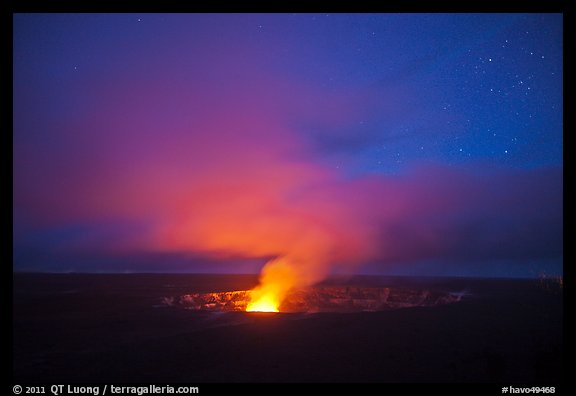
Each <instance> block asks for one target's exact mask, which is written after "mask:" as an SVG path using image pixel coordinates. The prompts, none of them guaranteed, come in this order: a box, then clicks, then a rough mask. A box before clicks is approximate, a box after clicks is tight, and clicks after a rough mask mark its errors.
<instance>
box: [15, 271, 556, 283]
mask: <svg viewBox="0 0 576 396" xmlns="http://www.w3.org/2000/svg"><path fill="white" fill-rule="evenodd" d="M12 274H13V275H18V274H22V275H207V276H230V275H238V276H248V275H249V276H257V275H259V273H256V272H245V273H244V272H243V273H240V272H234V273H221V272H150V271H148V272H137V271H134V272H120V271H109V272H105V271H100V272H91V271H26V270H18V271H14V270H13V271H12ZM348 276H350V277H357V276H366V277H387V278H442V279H490V280H498V279H507V280H510V279H519V280H530V279H531V280H539V279H558V278H563V277H564V275H545V274H544V275H543V276H542V275H538V276H501V275H500V276H486V275H484V276H474V275H429V274H428V275H426V274H422V275H393V274H390V275H386V274H351V275H346V274H333V275H330V276H328V277H326V279H325V280H330V279H335V278H340V277H348ZM318 283H322V281H320V282H318Z"/></svg>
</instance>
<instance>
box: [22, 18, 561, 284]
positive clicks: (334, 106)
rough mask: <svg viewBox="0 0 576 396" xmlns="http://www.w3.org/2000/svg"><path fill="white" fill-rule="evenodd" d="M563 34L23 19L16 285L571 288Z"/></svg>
mask: <svg viewBox="0 0 576 396" xmlns="http://www.w3.org/2000/svg"><path fill="white" fill-rule="evenodd" d="M562 31H563V24H562V15H560V14H489V13H488V14H230V15H226V14H220V15H210V14H65V15H64V14H62V15H59V14H16V15H14V52H13V56H14V58H13V62H14V63H13V73H14V85H13V99H14V113H13V114H14V115H13V117H14V118H13V123H14V129H13V188H14V192H13V216H14V217H13V231H14V242H13V268H14V270H15V271H58V272H61V271H64V272H68V271H78V272H83V271H88V272H111V271H112V272H116V271H118V272H141V271H142V272H222V273H228V272H231V273H232V272H234V273H243V272H258V271H259V270H260V268H261V267H262V265H263V264H264V263H265V262H266V260H267V259H270V258H274V257H277V256H284V255H290V256H293V257H297V258H298V259H297V260H300V261H301V262H299V264H298V265H300V266H302V267H305V268H308V267H310V268H313V271H314V272H316V275H315V277H314V279H316V278H318V277H323V276H325V275H327V274H330V273H334V272H338V273H339V272H353V273H380V274H390V275H395V274H401V275H454V276H497V277H500V276H505V277H515V276H519V277H527V276H528V277H532V276H539V275H541V274H548V275H559V274H561V273H562V260H563V242H562V223H563V219H562V217H563V216H562V203H563V202H562V188H563V183H562V164H563V159H562V152H563V146H562V128H563V126H562V116H563V114H562V112H563V108H562V84H563V82H562V73H563V70H562V53H563V52H562V51H563V49H562V46H563V44H562ZM318 274H320V275H318Z"/></svg>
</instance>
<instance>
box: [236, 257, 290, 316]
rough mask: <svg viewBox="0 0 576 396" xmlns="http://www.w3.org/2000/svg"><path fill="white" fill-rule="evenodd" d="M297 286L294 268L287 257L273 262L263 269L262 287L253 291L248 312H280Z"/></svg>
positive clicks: (261, 276)
mask: <svg viewBox="0 0 576 396" xmlns="http://www.w3.org/2000/svg"><path fill="white" fill-rule="evenodd" d="M295 284H296V278H295V273H294V268H293V267H292V265H291V263H290V262H289V259H288V258H287V257H281V258H278V259H275V260H271V261H269V262H268V263H266V265H265V266H264V268H263V269H262V273H261V275H260V285H259V286H257V287H256V288H254V289H253V290H252V293H251V299H250V302H249V303H248V306H247V307H246V311H248V312H256V311H258V312H279V311H280V309H279V308H280V304H282V301H283V300H284V298H285V297H286V294H287V293H288V292H289V291H290V289H292V287H294V286H295Z"/></svg>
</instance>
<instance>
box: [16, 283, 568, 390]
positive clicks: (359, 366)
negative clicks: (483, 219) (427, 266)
mask: <svg viewBox="0 0 576 396" xmlns="http://www.w3.org/2000/svg"><path fill="white" fill-rule="evenodd" d="M341 282H342V281H341ZM341 282H340V283H341ZM255 283H256V276H237V275H225V276H223V275H218V276H216V275H214V276H212V275H78V274H59V275H47V274H15V275H14V302H13V363H14V371H13V373H14V381H15V382H16V383H18V382H19V383H26V384H30V383H32V382H47V383H71V382H100V383H103V382H108V383H120V382H145V383H171V382H187V383H199V382H276V381H279V382H307V381H313V382H401V383H406V382H498V383H505V384H515V383H518V384H521V385H526V384H534V385H537V386H554V385H558V384H559V383H560V382H561V380H562V358H561V356H562V292H561V289H560V288H559V287H557V286H558V285H557V284H543V283H542V282H539V281H528V280H481V279H423V278H420V279H416V278H376V277H358V278H354V279H353V280H348V281H347V283H351V284H355V285H361V286H388V287H406V286H408V287H412V288H422V289H430V290H442V291H450V292H460V291H466V292H467V293H468V294H467V296H466V297H465V298H464V299H463V300H462V301H461V302H458V303H454V304H448V305H441V306H435V307H415V308H405V309H398V310H391V311H384V312H357V313H346V314H341V313H321V314H261V313H260V314H259V313H244V312H228V313H211V312H193V311H190V310H184V309H182V308H176V307H166V306H163V305H162V304H161V300H162V298H163V297H166V296H179V295H183V294H187V293H191V292H201V293H204V292H217V291H230V290H246V289H250V288H251V287H252V286H254V285H255Z"/></svg>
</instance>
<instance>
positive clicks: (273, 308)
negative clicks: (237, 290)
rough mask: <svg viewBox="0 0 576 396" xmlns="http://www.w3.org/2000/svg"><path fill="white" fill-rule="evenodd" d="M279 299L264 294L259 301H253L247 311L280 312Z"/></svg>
mask: <svg viewBox="0 0 576 396" xmlns="http://www.w3.org/2000/svg"><path fill="white" fill-rule="evenodd" d="M278 305H279V304H278V301H276V299H275V296H268V295H267V296H262V297H261V298H259V299H258V300H257V301H253V302H251V303H250V304H248V306H247V307H246V311H247V312H280V311H279V310H278Z"/></svg>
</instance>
